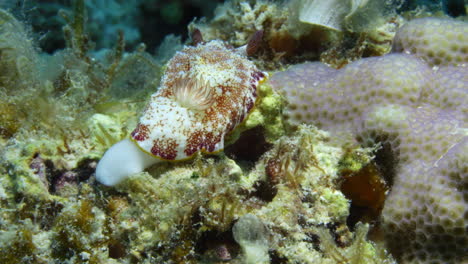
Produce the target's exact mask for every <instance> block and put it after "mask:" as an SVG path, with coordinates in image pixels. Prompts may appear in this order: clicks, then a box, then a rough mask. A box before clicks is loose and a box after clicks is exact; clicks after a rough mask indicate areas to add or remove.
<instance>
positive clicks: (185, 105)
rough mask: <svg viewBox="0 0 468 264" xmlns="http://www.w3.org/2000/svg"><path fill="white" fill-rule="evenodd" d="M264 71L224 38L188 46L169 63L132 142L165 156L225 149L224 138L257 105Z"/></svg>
mask: <svg viewBox="0 0 468 264" xmlns="http://www.w3.org/2000/svg"><path fill="white" fill-rule="evenodd" d="M264 77H265V74H264V73H262V72H261V71H259V70H258V69H257V68H256V67H255V65H254V64H253V63H252V62H250V61H249V60H247V58H245V57H244V56H243V55H241V54H240V53H235V52H234V50H232V49H229V48H227V47H226V46H225V44H223V43H222V42H221V41H210V42H208V43H206V44H199V45H197V46H196V47H186V48H184V49H183V50H181V51H180V52H178V53H177V54H176V55H175V56H174V57H173V58H172V59H171V60H170V61H169V63H168V65H167V70H166V73H165V75H164V76H163V78H162V82H161V86H160V88H159V90H158V91H157V92H156V93H155V94H153V95H152V96H151V99H150V102H149V104H148V106H147V107H146V109H145V111H144V113H143V115H142V116H141V118H140V122H139V124H138V126H137V128H136V129H135V130H134V131H133V132H132V138H133V140H134V141H135V142H136V143H137V144H138V145H139V146H140V148H141V149H143V150H144V151H145V152H147V153H149V154H151V155H154V156H156V157H159V158H162V159H166V160H180V159H185V158H188V157H191V156H192V155H193V154H194V153H196V152H197V151H199V150H202V151H205V152H216V151H219V150H221V149H223V148H224V137H225V135H226V134H227V133H229V132H230V131H231V130H232V129H233V128H234V127H236V126H237V125H238V124H239V123H241V122H242V121H243V120H244V118H245V117H246V116H247V114H248V113H249V111H250V110H251V109H252V107H253V106H254V104H255V99H256V97H257V93H256V89H257V85H258V83H259V81H261V80H262V79H263V78H264Z"/></svg>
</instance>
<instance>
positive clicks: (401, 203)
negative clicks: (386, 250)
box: [269, 18, 468, 263]
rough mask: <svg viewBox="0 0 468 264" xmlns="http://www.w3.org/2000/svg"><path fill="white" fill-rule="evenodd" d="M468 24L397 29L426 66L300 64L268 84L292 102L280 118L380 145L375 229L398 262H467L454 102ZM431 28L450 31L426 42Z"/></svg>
mask: <svg viewBox="0 0 468 264" xmlns="http://www.w3.org/2000/svg"><path fill="white" fill-rule="evenodd" d="M432 25H435V26H432ZM467 29H468V24H467V23H466V22H459V21H454V20H446V19H445V20H441V19H435V18H431V19H417V20H414V21H410V22H408V23H407V24H406V25H405V26H403V27H402V28H401V30H400V31H398V33H397V35H396V37H395V39H396V41H395V44H394V47H396V48H395V52H397V51H399V50H403V51H405V52H406V53H412V54H414V55H415V56H421V58H422V59H424V60H426V61H427V63H429V65H427V64H426V63H425V62H422V61H421V60H420V58H418V57H415V56H413V55H407V54H398V53H393V54H390V55H385V56H382V57H375V58H365V59H361V60H359V61H356V62H353V63H351V64H349V65H347V66H345V67H344V68H342V69H340V70H335V69H332V68H330V67H328V66H325V65H323V64H320V63H317V62H313V63H306V64H302V65H298V66H294V67H291V68H290V69H288V70H287V71H285V72H280V73H277V74H275V75H273V76H272V77H271V80H270V81H269V82H270V84H271V85H272V86H273V87H274V88H275V89H276V90H279V91H281V92H282V93H283V95H284V96H285V97H286V99H287V101H288V102H289V104H288V105H287V106H286V108H285V111H284V114H285V116H286V118H287V119H288V120H289V123H290V124H291V125H292V126H295V125H298V124H301V123H304V122H305V123H313V124H317V125H318V126H319V127H320V128H325V129H327V130H330V131H334V133H335V134H337V135H339V134H340V133H344V132H351V133H352V134H353V135H354V136H355V137H356V138H357V139H358V140H359V141H360V142H361V143H363V144H364V145H367V146H374V145H375V144H381V148H380V150H378V151H377V152H376V161H377V165H379V166H380V167H381V170H382V172H383V173H384V175H385V177H386V178H387V180H388V181H390V182H391V185H392V187H391V191H390V194H389V196H388V198H387V199H386V201H385V206H384V208H383V211H382V227H383V229H384V231H385V235H386V239H387V242H388V243H389V246H390V248H391V249H392V252H393V253H394V254H395V256H396V257H397V259H399V260H401V261H402V262H403V263H410V262H413V261H416V262H418V263H449V262H450V263H460V261H462V260H463V258H464V253H463V252H464V250H465V248H466V245H467V237H466V230H465V229H466V225H467V224H466V199H465V198H466V197H465V198H462V197H464V196H466V192H467V190H466V186H463V182H464V181H466V176H467V175H466V168H464V165H461V164H465V163H466V162H467V160H466V156H464V155H462V154H461V152H463V151H462V150H461V149H462V148H464V147H463V146H465V149H464V151H465V152H466V139H467V137H466V136H467V134H466V128H465V127H466V111H467V110H466V106H465V103H464V102H461V101H465V100H464V99H466V95H467V90H466V89H467V87H468V82H467V77H468V72H467V68H466V67H465V63H464V62H465V60H466V59H465V57H466V43H464V42H463V41H462V40H459V39H460V38H461V39H463V38H464V36H463V33H462V32H466V31H467ZM432 31H439V32H441V34H443V36H447V37H443V36H441V38H431V40H430V41H429V39H428V35H427V34H430V33H426V32H432ZM442 32H443V33H442ZM465 35H466V34H465ZM431 36H432V33H431ZM457 36H458V37H457ZM425 40H426V41H425ZM465 42H466V41H465ZM434 54H437V55H434ZM435 56H437V57H435ZM433 65H438V66H439V67H435V68H433V69H431V66H433ZM457 65H459V66H458V67H457ZM443 66H444V67H443ZM458 151H461V152H460V153H459V154H455V153H458ZM452 153H453V154H452ZM446 166H447V167H446ZM449 171H450V172H451V173H449ZM435 208H438V209H435ZM442 208H443V209H442ZM442 219H443V220H442ZM449 219H450V220H449ZM444 221H445V222H444ZM463 230H465V231H463ZM436 237H443V239H436ZM446 245H450V246H447V247H446Z"/></svg>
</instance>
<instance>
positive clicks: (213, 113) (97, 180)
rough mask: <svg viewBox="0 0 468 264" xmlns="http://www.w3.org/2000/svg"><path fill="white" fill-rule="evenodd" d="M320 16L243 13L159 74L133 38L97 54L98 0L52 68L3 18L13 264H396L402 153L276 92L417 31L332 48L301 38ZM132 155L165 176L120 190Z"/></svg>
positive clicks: (7, 250)
mask: <svg viewBox="0 0 468 264" xmlns="http://www.w3.org/2000/svg"><path fill="white" fill-rule="evenodd" d="M305 2H306V1H302V2H301V1H294V3H291V4H289V5H285V4H280V3H276V2H266V1H256V2H255V3H254V2H240V1H229V2H226V3H224V4H222V5H220V7H219V8H218V9H217V11H216V17H215V18H214V19H212V20H211V21H201V20H198V21H193V22H192V23H190V25H189V30H190V32H191V37H192V38H191V39H190V40H188V41H187V42H186V45H182V44H181V43H180V40H177V38H174V37H167V38H166V42H165V43H163V44H161V46H160V51H161V49H163V47H166V49H167V53H168V54H171V56H168V54H159V55H158V57H154V56H153V55H151V54H150V53H148V52H147V51H146V49H145V45H144V44H141V45H139V46H137V48H136V50H134V51H128V50H127V49H126V47H125V36H124V34H123V33H121V34H119V35H118V36H116V39H117V41H116V44H115V47H114V48H113V49H110V50H107V51H106V52H107V53H106V55H105V56H103V55H102V54H103V52H102V51H99V53H98V51H94V50H93V44H92V40H90V39H89V36H88V35H87V32H86V12H85V11H86V10H85V9H86V8H85V1H84V0H76V1H74V8H73V11H72V12H69V13H67V12H61V15H62V16H63V17H64V18H65V20H66V25H65V26H64V28H63V31H64V37H65V39H66V45H67V46H66V48H65V49H63V50H59V51H57V52H56V53H55V54H53V55H48V54H43V53H42V52H40V50H39V48H38V47H37V43H36V41H35V40H33V38H32V37H31V33H30V32H29V31H28V28H27V27H26V26H25V24H24V23H23V22H20V21H18V20H17V19H16V18H15V17H14V16H13V15H11V14H10V13H9V12H7V11H5V10H0V58H1V60H0V69H1V71H0V95H1V98H2V99H4V100H3V101H2V103H1V104H0V263H110V264H112V263H213V264H214V263H232V264H236V263H238V264H243V263H248V264H249V263H272V264H273V263H275V264H276V263H279V264H283V263H291V264H292V263H352V264H358V263H376V264H377V263H385V264H387V263H388V264H390V263H397V260H399V259H398V257H399V255H393V256H392V254H393V252H394V251H390V250H388V246H387V245H386V243H385V242H386V241H385V236H382V234H381V233H380V232H381V229H380V222H379V221H380V214H381V211H382V208H383V207H384V206H385V201H386V198H387V195H388V193H389V192H391V191H392V186H393V182H392V180H393V179H389V178H388V177H387V176H388V175H387V174H388V170H391V169H392V168H383V167H381V165H382V164H381V163H380V162H379V158H380V157H379V156H378V155H379V151H380V150H381V149H382V148H384V147H385V146H381V145H379V144H375V145H372V146H366V148H364V147H362V146H361V145H359V143H358V141H357V140H355V139H353V138H352V136H351V135H345V136H343V137H336V136H335V134H333V133H329V132H327V131H324V130H321V129H319V128H317V127H316V126H315V125H313V124H292V123H291V122H290V121H288V120H286V119H285V118H284V112H285V110H286V109H288V107H289V108H291V102H288V101H287V98H285V96H284V95H281V94H279V93H278V91H277V90H275V86H274V82H271V80H272V79H274V78H273V77H271V76H275V75H276V76H281V75H280V74H278V73H277V72H278V71H283V70H285V69H286V68H288V67H289V66H290V65H292V64H296V63H299V62H303V61H306V60H309V59H315V60H319V59H322V61H325V62H327V63H329V64H330V65H334V66H335V67H337V68H340V67H342V66H344V65H345V64H347V63H348V62H349V61H352V60H355V59H358V58H360V57H362V56H365V55H366V54H372V55H382V54H383V53H386V52H388V50H389V47H391V39H392V38H393V30H394V29H393V28H392V26H391V25H396V24H397V23H396V21H400V20H401V18H399V17H397V18H395V17H391V18H386V19H387V20H385V21H383V22H382V23H383V25H384V26H382V24H380V25H379V27H378V28H372V29H369V31H372V32H373V33H372V34H371V36H367V35H366V34H365V32H360V33H356V32H348V31H346V30H343V32H332V31H329V30H327V29H323V28H316V27H314V26H312V25H307V24H303V23H302V22H300V20H299V17H298V15H299V13H298V9H297V7H298V6H300V5H298V3H305ZM392 14H393V12H392ZM395 16H396V14H395ZM295 25H296V26H297V27H295ZM376 32H380V33H382V34H380V33H376ZM379 34H380V36H382V39H381V40H379V41H377V40H376V39H375V38H374V37H375V36H376V35H379ZM313 39H315V40H313ZM317 39H319V41H317ZM350 40H353V41H350ZM345 42H346V43H345ZM330 43H332V44H333V46H332V47H331V48H325V46H326V45H328V44H330ZM350 43H351V44H350ZM309 44H311V45H309ZM175 49H179V50H178V51H177V52H176V51H175ZM165 51H166V50H162V52H163V53H164V52H165ZM104 53H105V52H104ZM210 77H212V79H210ZM276 78H278V77H276ZM294 84H295V83H291V84H290V85H294ZM158 87H159V88H158ZM151 94H153V95H151ZM146 99H149V103H148V104H147V105H146V108H145V104H146V103H145V102H146V101H147V100H146ZM153 110H154V111H156V112H154V111H153ZM153 121H156V123H153ZM189 121H190V122H189ZM192 121H193V122H192ZM135 128H136V129H135ZM130 138H131V140H130ZM171 138H172V141H171V142H172V143H168V142H169V141H170V140H169V139H171ZM181 138H182V139H183V140H180V139H181ZM164 140H166V141H164ZM163 141H164V142H163ZM119 142H120V143H121V142H126V143H125V144H130V146H132V148H133V150H132V151H134V152H132V153H136V155H143V156H144V155H146V156H148V157H149V158H148V159H149V160H150V162H149V163H148V164H145V166H143V167H141V168H139V169H138V170H137V171H132V170H131V169H129V171H127V173H126V174H125V177H122V178H119V181H116V182H112V183H109V182H108V183H109V184H106V182H103V180H102V179H103V178H102V177H101V176H102V174H99V171H102V169H103V168H104V171H106V173H109V170H108V168H109V167H108V166H111V167H114V169H115V168H120V167H119V166H123V167H125V162H127V159H126V158H121V159H120V161H119V160H114V158H115V157H116V156H111V158H105V156H104V157H103V154H104V152H105V150H107V149H109V148H111V149H112V148H114V147H112V146H115V145H116V144H117V145H118V144H120V143H119ZM162 142H163V143H162ZM137 144H138V145H137ZM460 148H461V147H457V148H456V149H455V150H456V152H455V154H453V153H452V152H450V153H449V154H450V155H458V156H461V155H462V154H461V153H462V152H461V151H460ZM223 149H224V150H223ZM127 154H128V153H127ZM149 154H151V155H153V156H156V157H157V160H158V164H156V165H154V166H152V164H153V163H154V162H153V159H155V158H154V157H152V156H150V155H149ZM119 155H120V154H119ZM119 158H120V157H119ZM131 158H135V157H131ZM106 159H108V161H110V163H106V164H107V165H106V166H104V167H102V166H101V165H102V164H103V161H105V160H106ZM135 159H137V158H135ZM443 162H445V163H447V162H448V161H445V160H444V161H443ZM445 163H443V164H445ZM99 164H101V165H99ZM99 168H101V169H99ZM393 170H396V169H395V168H393ZM97 172H98V173H97ZM100 175H101V176H100ZM108 175H110V176H114V174H113V171H112V170H110V173H109V174H108ZM102 183H105V184H106V185H109V186H106V185H104V184H102ZM370 238H372V240H371V239H370Z"/></svg>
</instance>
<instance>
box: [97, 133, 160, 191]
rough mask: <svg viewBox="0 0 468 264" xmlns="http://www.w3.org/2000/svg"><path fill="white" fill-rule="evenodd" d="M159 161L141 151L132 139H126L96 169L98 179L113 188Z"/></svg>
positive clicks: (105, 155) (110, 151)
mask: <svg viewBox="0 0 468 264" xmlns="http://www.w3.org/2000/svg"><path fill="white" fill-rule="evenodd" d="M159 161H160V160H159V159H157V158H155V157H153V156H151V155H148V154H146V153H144V152H143V151H141V150H140V149H139V148H138V146H137V145H135V143H133V142H132V141H131V140H130V139H124V140H122V141H120V142H118V143H117V144H115V145H113V146H112V147H111V148H110V149H108V150H107V151H106V153H104V156H103V157H102V158H101V160H100V161H99V163H98V165H97V168H96V179H97V180H98V181H99V182H100V183H102V184H104V185H107V186H113V185H116V184H118V183H120V182H121V181H123V180H125V179H126V178H128V176H130V175H132V174H135V173H138V172H142V171H143V170H144V169H146V168H148V167H149V166H151V165H153V164H155V163H157V162H159Z"/></svg>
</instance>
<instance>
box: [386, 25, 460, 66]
mask: <svg viewBox="0 0 468 264" xmlns="http://www.w3.org/2000/svg"><path fill="white" fill-rule="evenodd" d="M393 50H394V51H397V52H405V53H408V54H413V55H415V56H417V57H419V58H422V59H424V60H425V61H426V62H427V63H428V64H429V65H431V66H437V65H462V64H466V63H468V27H467V26H466V22H463V21H455V20H452V19H439V18H421V19H415V20H412V21H411V22H409V23H406V24H405V25H403V26H402V27H401V28H400V29H399V30H398V34H397V35H396V36H395V39H394V42H393Z"/></svg>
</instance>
